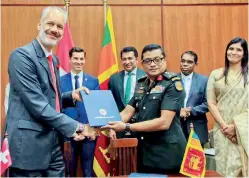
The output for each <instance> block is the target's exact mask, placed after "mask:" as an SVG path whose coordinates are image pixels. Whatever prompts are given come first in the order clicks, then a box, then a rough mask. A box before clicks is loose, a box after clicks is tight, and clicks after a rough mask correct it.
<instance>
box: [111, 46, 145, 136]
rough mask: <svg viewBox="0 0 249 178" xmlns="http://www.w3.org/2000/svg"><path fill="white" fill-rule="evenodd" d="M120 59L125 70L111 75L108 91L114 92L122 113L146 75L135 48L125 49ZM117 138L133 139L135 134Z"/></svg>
mask: <svg viewBox="0 0 249 178" xmlns="http://www.w3.org/2000/svg"><path fill="white" fill-rule="evenodd" d="M120 57H121V63H122V65H123V69H124V70H122V71H120V72H118V73H115V74H113V75H111V77H110V80H109V83H108V89H109V90H111V91H112V94H113V97H114V99H115V101H116V104H117V106H118V109H119V111H120V112H121V111H123V109H124V108H125V106H126V105H127V104H128V103H129V101H130V99H131V98H132V96H133V95H134V91H135V87H136V83H137V80H138V79H139V78H140V77H142V76H144V75H146V74H145V72H144V71H143V70H141V69H139V68H138V67H137V64H138V52H137V50H136V48H135V47H132V46H127V47H124V48H123V49H122V50H121V52H120ZM134 121H135V119H134V118H132V119H131V122H134ZM110 133H113V132H110ZM111 135H112V134H110V136H111ZM117 137H118V138H123V137H133V134H131V133H128V132H127V133H125V132H119V133H118V134H117ZM111 138H116V135H115V136H113V135H112V136H111Z"/></svg>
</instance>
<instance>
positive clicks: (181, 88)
mask: <svg viewBox="0 0 249 178" xmlns="http://www.w3.org/2000/svg"><path fill="white" fill-rule="evenodd" d="M175 87H176V89H177V90H178V91H182V90H183V87H182V83H181V82H180V81H176V82H175Z"/></svg>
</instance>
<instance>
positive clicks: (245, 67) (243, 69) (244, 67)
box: [223, 37, 248, 86]
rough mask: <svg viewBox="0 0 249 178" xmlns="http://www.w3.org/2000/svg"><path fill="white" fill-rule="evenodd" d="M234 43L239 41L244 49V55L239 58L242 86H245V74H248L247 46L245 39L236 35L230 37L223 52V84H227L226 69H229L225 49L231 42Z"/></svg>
mask: <svg viewBox="0 0 249 178" xmlns="http://www.w3.org/2000/svg"><path fill="white" fill-rule="evenodd" d="M235 43H240V44H241V47H242V48H243V51H244V55H243V58H242V60H241V72H242V75H243V78H244V86H246V83H247V74H248V47H247V42H246V40H245V39H244V38H241V37H236V38H234V39H232V40H231V41H230V42H229V43H228V45H227V48H226V53H225V70H224V72H223V76H224V77H225V84H226V85H227V75H228V70H229V60H228V58H227V50H228V48H229V47H230V46H231V45H232V44H235Z"/></svg>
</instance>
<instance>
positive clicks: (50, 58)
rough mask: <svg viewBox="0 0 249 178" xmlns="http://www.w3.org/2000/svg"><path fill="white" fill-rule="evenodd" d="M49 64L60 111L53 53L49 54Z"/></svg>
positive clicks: (57, 109) (58, 110) (57, 107)
mask: <svg viewBox="0 0 249 178" xmlns="http://www.w3.org/2000/svg"><path fill="white" fill-rule="evenodd" d="M48 64H49V68H50V72H51V74H52V80H53V85H54V89H55V94H56V99H55V101H56V111H57V112H60V101H59V95H58V90H57V84H56V77H55V73H54V68H53V57H52V55H49V56H48Z"/></svg>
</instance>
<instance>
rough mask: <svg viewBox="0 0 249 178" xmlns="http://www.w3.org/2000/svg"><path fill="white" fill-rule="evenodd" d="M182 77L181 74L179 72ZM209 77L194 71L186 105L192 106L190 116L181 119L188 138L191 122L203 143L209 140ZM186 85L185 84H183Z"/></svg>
mask: <svg viewBox="0 0 249 178" xmlns="http://www.w3.org/2000/svg"><path fill="white" fill-rule="evenodd" d="M178 76H179V77H180V78H181V74H178ZM207 81H208V77H207V76H204V75H200V74H197V73H193V77H192V83H191V88H190V92H189V97H188V99H187V104H186V107H191V113H190V116H189V117H187V119H186V120H185V121H184V120H183V118H182V119H181V125H182V129H183V133H184V135H185V137H186V138H187V139H188V137H189V133H190V123H191V122H192V123H193V125H194V130H195V133H196V134H197V135H198V137H199V138H200V141H201V144H202V145H203V144H205V143H206V142H208V127H207V122H208V121H207V117H206V113H207V112H208V107H207V98H206V88H207ZM183 86H184V85H183Z"/></svg>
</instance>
